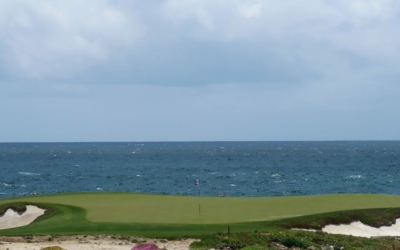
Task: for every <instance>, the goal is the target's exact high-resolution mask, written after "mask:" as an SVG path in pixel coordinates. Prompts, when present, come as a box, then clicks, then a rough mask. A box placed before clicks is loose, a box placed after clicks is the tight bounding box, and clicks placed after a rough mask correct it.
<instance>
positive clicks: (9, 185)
mask: <svg viewBox="0 0 400 250" xmlns="http://www.w3.org/2000/svg"><path fill="white" fill-rule="evenodd" d="M3 186H5V187H11V184H8V183H3Z"/></svg>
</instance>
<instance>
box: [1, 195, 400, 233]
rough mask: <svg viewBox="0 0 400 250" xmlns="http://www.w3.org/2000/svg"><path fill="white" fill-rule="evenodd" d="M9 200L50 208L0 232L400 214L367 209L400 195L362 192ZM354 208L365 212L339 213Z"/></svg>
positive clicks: (381, 219)
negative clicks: (253, 195) (228, 196)
mask: <svg viewBox="0 0 400 250" xmlns="http://www.w3.org/2000/svg"><path fill="white" fill-rule="evenodd" d="M10 204H12V206H13V207H14V208H17V209H18V210H23V208H24V205H25V204H34V205H37V206H39V207H43V208H45V209H47V212H46V213H45V215H44V216H41V217H40V218H39V219H38V220H37V221H35V222H34V223H32V224H31V225H28V226H25V227H21V228H14V229H7V230H0V235H29V234H36V235H47V234H51V235H75V234H118V235H136V236H145V237H157V238H160V237H165V238H180V237H189V236H190V237H193V236H200V235H210V234H214V233H218V232H227V228H228V226H230V228H231V232H232V233H235V232H254V231H259V232H262V231H264V232H265V231H270V232H277V231H280V230H286V229H287V228H292V227H306V228H321V227H322V226H324V225H326V224H328V223H346V222H350V221H353V220H361V221H364V222H366V223H369V224H371V225H375V224H374V223H378V224H377V225H383V224H385V225H386V224H390V223H392V222H393V221H394V219H395V218H397V217H398V216H399V215H400V209H397V208H394V209H379V210H365V209H366V208H385V207H400V197H399V196H391V195H362V194H353V195H321V196H303V197H265V198H227V197H218V198H216V197H215V198H213V197H201V198H199V197H184V196H168V195H145V194H130V193H77V194H63V195H48V196H35V197H18V198H12V199H1V200H0V213H1V212H2V211H3V212H4V211H5V208H7V207H9V206H10ZM199 204H201V214H200V215H199V211H198V205H199ZM354 209H364V210H362V211H355V212H351V211H350V212H349V211H344V212H340V211H343V210H354ZM333 211H339V212H333ZM328 212H330V213H328ZM321 213H327V214H321ZM314 214H320V215H314ZM304 216H306V217H304ZM283 218H287V219H283ZM371 221H372V222H371Z"/></svg>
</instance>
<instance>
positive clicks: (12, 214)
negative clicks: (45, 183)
mask: <svg viewBox="0 0 400 250" xmlns="http://www.w3.org/2000/svg"><path fill="white" fill-rule="evenodd" d="M45 211H46V210H45V209H41V208H38V207H36V206H31V205H28V206H26V211H25V212H24V213H23V214H19V213H18V212H16V211H14V210H12V209H11V208H10V209H8V210H7V211H6V212H5V213H4V215H3V216H0V230H1V229H7V228H14V227H22V226H26V225H29V224H30V223H32V222H33V221H34V220H36V218H38V217H39V216H41V215H43V214H44V212H45Z"/></svg>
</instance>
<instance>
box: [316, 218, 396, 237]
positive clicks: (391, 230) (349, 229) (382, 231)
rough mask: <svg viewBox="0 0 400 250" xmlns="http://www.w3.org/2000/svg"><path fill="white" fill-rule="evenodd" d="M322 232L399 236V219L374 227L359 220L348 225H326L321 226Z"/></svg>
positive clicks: (365, 235) (361, 235)
mask: <svg viewBox="0 0 400 250" xmlns="http://www.w3.org/2000/svg"><path fill="white" fill-rule="evenodd" d="M322 231H323V232H326V233H330V234H343V235H353V236H359V237H367V238H370V237H378V236H400V219H397V220H396V223H395V224H393V225H391V226H390V227H380V228H375V227H371V226H368V225H365V224H363V223H361V222H359V221H356V222H353V223H351V224H349V225H338V226H336V225H328V226H325V227H324V228H322Z"/></svg>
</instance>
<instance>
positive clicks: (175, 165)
mask: <svg viewBox="0 0 400 250" xmlns="http://www.w3.org/2000/svg"><path fill="white" fill-rule="evenodd" d="M399 169H400V141H335V142H144V143H137V142H132V143H1V144H0V171H1V175H0V197H13V196H25V195H37V194H53V193H66V192H88V191H89V192H104V191H123V192H139V193H157V194H176V195H193V196H194V195H198V192H199V191H200V192H201V195H204V196H220V195H225V196H288V195H310V194H333V193H384V194H399V193H400V182H399V181H400V173H399ZM195 179H200V185H199V186H195V185H194V180H195Z"/></svg>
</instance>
